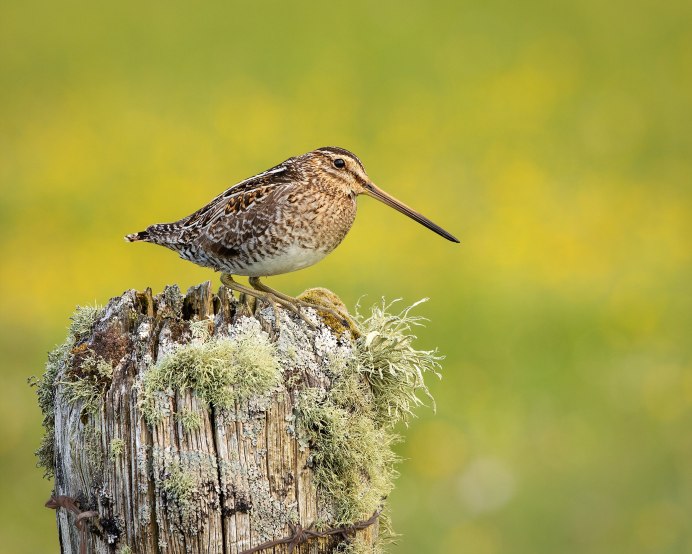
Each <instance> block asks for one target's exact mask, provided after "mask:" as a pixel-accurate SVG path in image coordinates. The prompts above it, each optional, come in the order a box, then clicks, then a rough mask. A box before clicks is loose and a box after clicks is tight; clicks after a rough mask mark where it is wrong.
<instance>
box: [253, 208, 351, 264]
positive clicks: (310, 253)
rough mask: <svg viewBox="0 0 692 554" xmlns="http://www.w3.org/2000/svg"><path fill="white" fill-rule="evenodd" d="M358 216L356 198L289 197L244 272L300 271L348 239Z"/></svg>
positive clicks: (258, 238) (257, 243)
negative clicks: (293, 198) (293, 199)
mask: <svg viewBox="0 0 692 554" xmlns="http://www.w3.org/2000/svg"><path fill="white" fill-rule="evenodd" d="M355 217H356V204H355V199H353V198H349V197H345V198H344V197H342V196H337V195H334V197H330V196H329V195H324V194H320V195H316V196H315V197H311V196H310V195H305V196H303V197H302V198H299V199H298V200H297V201H295V202H291V201H289V200H288V199H287V200H286V201H285V202H284V203H283V205H282V206H281V208H280V214H277V217H276V218H275V220H274V222H273V224H272V225H270V226H269V227H268V228H267V229H266V231H265V233H264V234H263V236H260V237H256V240H255V241H253V242H254V244H255V248H251V249H250V250H254V251H255V254H256V255H255V256H251V258H253V259H249V260H247V263H246V267H244V268H243V272H242V274H243V275H249V276H258V277H261V276H268V275H279V274H281V273H288V272H291V271H297V270H299V269H303V268H305V267H308V266H311V265H313V264H315V263H317V262H319V261H320V260H321V259H322V258H324V257H325V256H326V255H327V254H329V253H330V252H331V251H332V250H334V249H335V248H336V247H337V246H338V245H339V244H340V243H341V241H342V240H343V239H344V237H345V236H346V234H347V233H348V231H349V229H350V228H351V226H352V225H353V222H354V220H355Z"/></svg>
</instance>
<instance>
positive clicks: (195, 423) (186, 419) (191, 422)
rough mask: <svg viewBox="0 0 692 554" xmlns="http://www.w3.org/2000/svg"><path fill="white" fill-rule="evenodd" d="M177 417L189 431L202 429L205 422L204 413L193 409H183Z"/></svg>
mask: <svg viewBox="0 0 692 554" xmlns="http://www.w3.org/2000/svg"><path fill="white" fill-rule="evenodd" d="M175 417H176V419H177V420H178V421H180V424H181V425H182V426H183V429H185V431H187V432H188V433H190V432H191V431H196V430H198V429H200V428H201V427H202V423H204V420H203V419H202V414H200V413H199V412H195V411H193V410H188V409H184V410H183V411H181V412H179V413H177V414H176V415H175Z"/></svg>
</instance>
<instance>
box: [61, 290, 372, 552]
mask: <svg viewBox="0 0 692 554" xmlns="http://www.w3.org/2000/svg"><path fill="white" fill-rule="evenodd" d="M241 313H242V309H241V305H240V304H239V303H238V302H237V301H236V300H235V299H234V298H232V297H231V296H230V295H229V292H228V291H227V290H226V289H225V288H223V287H222V288H221V289H220V291H219V293H218V294H213V293H212V291H211V288H210V284H209V283H205V284H203V285H200V286H197V287H194V288H192V289H190V290H189V291H188V293H187V294H186V295H184V296H183V295H181V294H180V292H179V291H178V289H177V287H168V288H167V289H166V290H165V291H164V292H163V293H162V294H160V295H158V296H156V297H154V296H152V293H151V291H150V290H147V291H145V292H136V291H134V290H130V291H127V292H125V293H124V294H123V295H122V296H120V297H118V298H114V299H112V300H111V301H110V303H109V304H108V306H107V307H106V308H105V310H104V312H103V313H102V314H101V315H100V316H99V317H98V319H97V321H96V322H95V324H94V326H93V328H92V329H91V332H90V333H89V334H88V335H87V336H85V337H83V338H81V339H80V340H79V341H78V342H76V344H75V345H74V346H73V348H72V351H71V356H70V360H71V361H69V362H65V364H64V367H61V368H60V369H59V371H58V375H57V377H56V379H55V383H56V388H55V495H56V496H59V495H65V496H68V497H71V498H74V499H76V502H77V503H78V506H79V508H80V509H81V510H82V511H93V512H95V513H96V514H97V515H92V516H91V517H87V518H84V522H85V525H84V530H82V531H80V529H79V528H78V526H77V525H76V519H77V518H76V516H75V514H74V513H71V512H70V511H68V510H66V509H58V510H57V522H58V530H59V537H60V545H61V551H62V552H63V553H75V554H76V553H78V552H80V548H82V549H83V550H81V551H86V552H97V553H114V552H122V553H126V552H141V553H148V552H162V553H176V554H177V553H229V554H237V553H239V552H242V551H243V550H245V549H249V548H251V547H253V546H257V545H258V544H260V543H262V542H265V541H267V540H270V539H277V538H283V537H286V536H290V535H291V526H290V525H289V523H291V522H292V523H299V524H300V525H302V526H303V527H305V528H307V527H309V526H310V525H311V524H313V523H314V522H316V521H317V520H318V519H319V518H320V517H322V515H323V514H324V511H323V510H322V508H323V507H322V506H321V505H320V503H321V499H320V495H319V494H318V491H317V488H316V485H315V479H314V474H313V470H312V468H311V463H310V450H309V449H306V448H301V447H300V445H299V443H298V441H297V439H296V436H295V432H294V431H293V430H292V429H291V426H290V423H289V422H290V420H291V417H292V414H293V412H294V405H295V390H296V388H299V387H300V386H311V387H328V386H329V383H328V379H325V377H324V373H322V372H319V371H314V370H313V367H312V366H310V364H308V365H307V366H303V367H296V368H294V370H293V371H284V372H283V375H284V376H285V378H286V382H285V383H284V386H282V387H279V389H278V390H277V391H275V392H274V393H273V394H272V396H271V401H270V402H269V403H268V404H267V405H261V404H258V403H256V402H253V401H252V399H250V400H248V401H244V402H238V403H236V405H235V407H234V408H232V409H231V410H229V411H227V412H226V413H220V411H219V410H217V409H215V407H213V406H211V405H209V404H207V403H205V402H203V401H201V400H200V398H198V397H197V396H196V394H195V392H194V391H191V390H189V389H188V390H178V391H168V393H169V394H168V396H166V397H165V401H166V402H168V408H169V410H168V412H167V415H165V416H164V417H163V418H162V419H161V420H160V421H159V422H158V423H156V424H154V425H149V424H148V423H147V422H146V421H145V419H144V418H143V415H142V410H141V404H140V400H141V399H140V394H141V391H140V389H139V388H138V383H139V382H140V381H141V378H142V375H143V374H144V373H145V372H147V371H149V370H150V369H151V367H152V365H153V364H155V363H156V361H157V360H159V359H160V358H161V357H162V356H164V355H165V354H166V353H168V352H171V351H172V350H173V349H175V347H176V346H177V345H180V344H185V343H187V342H189V341H190V340H191V336H192V335H191V325H190V324H191V322H192V321H204V320H208V321H209V329H210V332H211V333H212V334H214V335H216V334H227V333H228V332H229V330H232V328H233V327H234V326H236V325H238V324H239V321H240V320H241V319H242V317H241ZM267 313H269V314H270V313H271V312H270V311H269V310H268V311H267ZM294 323H295V324H296V325H305V324H304V323H303V322H300V321H298V322H294ZM263 324H264V326H265V327H266V328H267V329H268V330H269V331H270V332H271V331H272V327H271V326H272V322H271V317H267V318H265V321H264V322H263ZM307 336H314V334H308V335H307ZM297 347H300V348H304V347H305V345H302V346H301V345H298V346H297ZM308 348H312V349H313V350H312V351H311V353H310V355H311V356H313V357H315V358H318V357H319V356H320V354H319V352H317V350H315V349H314V344H313V345H308ZM87 353H88V355H89V356H96V357H97V358H98V359H100V360H101V359H102V360H105V361H106V362H107V363H108V364H110V365H111V366H112V368H113V373H112V378H109V379H107V380H105V382H104V383H103V384H102V387H103V388H102V395H101V396H100V400H99V405H98V407H97V409H96V410H92V411H89V410H86V409H85V405H84V403H83V402H80V401H75V399H74V398H73V397H70V394H69V385H66V383H69V382H70V381H73V380H74V379H76V378H79V377H80V375H79V374H78V372H79V359H80V356H81V357H82V359H83V357H84V356H86V355H87ZM318 361H319V362H320V363H327V362H325V360H324V359H322V360H318ZM313 365H314V364H313ZM317 365H319V364H317ZM183 413H185V414H192V415H193V417H194V418H196V420H197V423H199V425H196V426H185V425H184V422H183V421H182V420H181V418H180V417H179V416H180V414H183ZM176 487H177V488H176ZM181 490H182V492H181ZM322 523H326V525H327V527H328V526H330V525H329V522H328V521H327V522H322ZM358 533H359V535H360V537H361V540H362V541H364V542H365V544H370V545H372V544H374V541H375V539H376V536H377V524H374V525H372V526H370V527H368V528H367V529H364V530H361V531H358ZM344 540H345V539H344V537H342V536H337V537H330V538H317V539H314V540H311V541H309V542H307V543H304V544H302V545H299V546H297V547H296V548H295V549H294V550H293V552H296V553H312V554H317V553H325V552H333V551H334V550H335V549H336V548H337V546H338V545H339V543H340V542H343V541H344ZM288 551H289V549H288V546H287V545H283V546H277V547H274V548H273V549H270V550H268V552H275V553H281V552H288Z"/></svg>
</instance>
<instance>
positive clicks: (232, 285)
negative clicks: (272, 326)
mask: <svg viewBox="0 0 692 554" xmlns="http://www.w3.org/2000/svg"><path fill="white" fill-rule="evenodd" d="M221 283H222V284H223V285H224V286H226V287H228V288H229V289H231V290H234V291H236V292H240V293H243V294H247V295H249V296H252V297H254V298H256V299H257V300H264V301H265V302H267V303H268V304H269V305H270V306H271V307H272V309H273V310H274V319H275V320H276V325H277V326H278V325H279V322H280V320H279V312H278V310H277V308H276V301H275V299H274V298H273V295H272V294H270V293H266V292H265V293H264V294H262V292H263V291H259V290H255V289H251V288H250V287H246V286H244V285H241V284H240V283H237V282H236V281H235V280H234V279H233V276H232V275H231V274H230V273H222V274H221Z"/></svg>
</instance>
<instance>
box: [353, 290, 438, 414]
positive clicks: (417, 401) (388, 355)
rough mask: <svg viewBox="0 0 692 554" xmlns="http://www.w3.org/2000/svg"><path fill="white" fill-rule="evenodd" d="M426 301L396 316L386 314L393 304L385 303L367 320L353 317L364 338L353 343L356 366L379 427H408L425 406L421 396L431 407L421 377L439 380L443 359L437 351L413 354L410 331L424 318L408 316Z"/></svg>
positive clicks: (375, 307) (431, 399) (429, 396)
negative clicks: (369, 393) (369, 394)
mask: <svg viewBox="0 0 692 554" xmlns="http://www.w3.org/2000/svg"><path fill="white" fill-rule="evenodd" d="M426 300H427V299H423V300H419V301H418V302H416V303H415V304H413V305H411V306H409V307H407V308H405V309H404V310H402V311H401V312H399V313H398V314H394V315H392V314H389V313H388V310H389V309H390V308H391V307H392V305H393V303H390V304H386V303H385V302H384V301H383V302H382V304H381V305H379V306H374V307H373V308H372V312H371V314H370V316H369V317H367V318H366V317H363V316H361V315H360V314H358V315H357V316H356V317H357V319H358V322H359V324H360V326H361V328H362V329H363V336H362V337H360V339H359V340H358V341H357V342H356V350H355V354H356V363H357V365H358V371H359V372H360V373H361V374H362V375H364V376H365V377H366V378H367V380H368V382H369V384H370V388H371V390H372V394H373V401H374V403H375V406H374V408H375V416H376V418H377V420H378V422H379V423H380V424H381V425H386V426H389V427H393V426H394V425H396V424H397V423H398V422H399V421H403V422H404V423H407V422H408V420H409V419H410V418H411V417H412V416H413V415H414V413H413V410H414V408H416V407H418V406H420V405H422V404H424V402H423V400H422V399H421V398H420V397H419V393H423V395H425V396H426V397H427V398H428V399H429V400H430V401H431V403H432V404H433V408H434V399H433V397H432V395H431V394H430V391H429V390H428V387H427V386H426V384H425V380H424V375H425V374H426V373H432V374H433V375H436V376H437V377H440V373H439V371H438V370H439V369H440V361H441V360H442V359H443V357H442V356H438V355H437V351H436V350H416V349H415V348H413V346H412V343H413V341H414V340H415V338H416V337H415V335H414V334H413V333H412V332H411V330H412V328H413V327H416V326H421V325H422V324H423V322H424V321H426V319H425V318H423V317H419V316H413V315H411V313H410V312H411V310H412V309H413V308H415V307H416V306H418V305H419V304H421V303H423V302H425V301H426Z"/></svg>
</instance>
